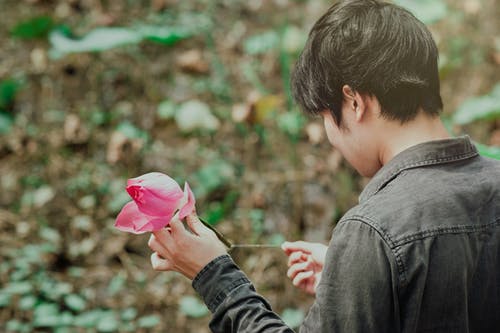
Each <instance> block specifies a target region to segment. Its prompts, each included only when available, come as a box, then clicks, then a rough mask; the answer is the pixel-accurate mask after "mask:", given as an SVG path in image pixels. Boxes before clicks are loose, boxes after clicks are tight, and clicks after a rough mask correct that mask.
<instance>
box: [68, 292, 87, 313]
mask: <svg viewBox="0 0 500 333" xmlns="http://www.w3.org/2000/svg"><path fill="white" fill-rule="evenodd" d="M64 303H65V304H66V305H67V306H68V308H70V309H71V310H73V311H75V312H81V311H82V310H83V309H85V307H86V306H87V303H86V302H85V299H83V297H81V296H80V295H77V294H69V295H66V297H64Z"/></svg>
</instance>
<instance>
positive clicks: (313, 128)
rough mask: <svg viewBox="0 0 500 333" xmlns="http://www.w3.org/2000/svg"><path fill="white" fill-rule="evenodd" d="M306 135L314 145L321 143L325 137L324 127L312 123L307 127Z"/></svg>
mask: <svg viewBox="0 0 500 333" xmlns="http://www.w3.org/2000/svg"><path fill="white" fill-rule="evenodd" d="M306 134H307V138H308V139H309V142H311V143H312V144H318V143H321V142H322V141H323V139H324V137H325V132H324V129H323V126H321V125H320V124H318V123H310V124H308V125H307V126H306Z"/></svg>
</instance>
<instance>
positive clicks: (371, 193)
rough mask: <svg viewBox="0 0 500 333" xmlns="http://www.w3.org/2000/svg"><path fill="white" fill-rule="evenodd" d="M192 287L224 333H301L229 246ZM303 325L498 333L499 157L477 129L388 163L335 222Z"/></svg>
mask: <svg viewBox="0 0 500 333" xmlns="http://www.w3.org/2000/svg"><path fill="white" fill-rule="evenodd" d="M193 287H194V288H195V290H196V291H197V292H198V293H199V294H200V295H201V297H202V298H203V300H204V301H205V303H206V304H207V306H208V308H209V309H210V310H211V312H212V313H213V319H212V321H211V323H210V328H211V329H212V331H214V332H292V330H291V329H290V328H289V327H287V326H286V325H285V324H284V323H283V321H282V320H281V319H280V318H279V316H278V315H277V314H276V313H274V312H273V311H272V309H271V306H270V305H269V304H268V303H267V301H266V300H265V299H264V298H263V297H262V296H260V295H259V294H258V293H257V292H256V291H255V288H254V287H253V285H252V284H251V282H250V281H249V280H248V278H247V277H246V276H245V274H244V273H243V272H242V271H241V270H239V268H238V267H237V266H236V264H235V263H234V262H233V261H232V259H231V257H230V256H229V255H223V256H220V257H218V258H216V259H214V260H213V261H212V262H210V263H209V264H208V265H207V266H206V267H204V269H203V270H202V271H201V272H200V273H199V274H198V275H197V276H196V277H195V279H194V280H193ZM300 332H350V333H354V332H453V333H457V332H500V162H498V161H495V160H491V159H488V158H484V157H481V156H479V155H478V152H477V150H476V148H475V147H474V145H473V144H472V143H471V142H470V139H469V138H468V137H460V138H455V139H447V140H438V141H430V142H426V143H422V144H419V145H416V146H413V147H411V148H408V149H407V150H405V151H403V152H401V153H400V154H398V155H397V156H395V157H394V158H393V159H392V160H391V161H389V162H388V163H387V164H386V165H385V166H384V167H383V168H382V169H380V170H379V172H378V173H377V174H376V175H375V176H374V177H373V179H372V180H371V181H370V182H369V183H368V185H367V186H366V188H365V189H364V191H363V192H362V193H361V196H360V200H359V204H358V205H357V206H355V207H354V208H352V209H351V210H350V211H348V212H347V213H346V214H345V216H343V217H342V219H341V220H340V221H339V223H338V224H337V226H336V227H335V229H334V231H333V234H332V238H331V241H330V244H329V246H328V250H327V255H326V262H325V266H324V269H323V273H322V277H321V281H320V283H319V285H318V288H317V291H316V301H315V302H314V304H313V306H312V307H311V309H310V311H309V314H308V315H307V317H306V318H305V320H304V322H303V324H302V326H301V328H300Z"/></svg>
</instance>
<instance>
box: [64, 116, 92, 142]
mask: <svg viewBox="0 0 500 333" xmlns="http://www.w3.org/2000/svg"><path fill="white" fill-rule="evenodd" d="M64 139H65V140H66V142H68V143H72V144H82V143H85V142H87V141H88V139H89V131H88V130H87V128H86V127H85V126H84V125H83V124H82V121H81V120H80V117H78V116H77V115H74V114H70V115H68V116H67V117H66V119H65V120H64Z"/></svg>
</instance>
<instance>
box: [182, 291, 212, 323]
mask: <svg viewBox="0 0 500 333" xmlns="http://www.w3.org/2000/svg"><path fill="white" fill-rule="evenodd" d="M179 309H180V311H181V312H182V313H184V314H185V315H186V316H188V317H192V318H200V317H204V316H206V315H207V314H208V312H209V311H208V309H207V307H206V306H205V304H203V303H202V302H200V301H199V300H198V298H196V297H194V296H184V297H182V298H181V300H180V303H179Z"/></svg>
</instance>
